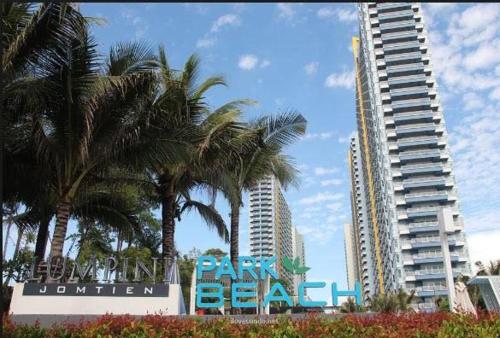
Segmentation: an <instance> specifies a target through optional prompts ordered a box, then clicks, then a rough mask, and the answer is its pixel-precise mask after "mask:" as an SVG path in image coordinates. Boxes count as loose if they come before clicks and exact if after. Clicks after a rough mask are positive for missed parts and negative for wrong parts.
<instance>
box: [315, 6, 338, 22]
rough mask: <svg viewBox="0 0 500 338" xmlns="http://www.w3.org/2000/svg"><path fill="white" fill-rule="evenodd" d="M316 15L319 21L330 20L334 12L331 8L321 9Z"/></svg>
mask: <svg viewBox="0 0 500 338" xmlns="http://www.w3.org/2000/svg"><path fill="white" fill-rule="evenodd" d="M316 14H317V15H318V17H319V18H321V19H326V18H331V17H333V16H335V10H334V9H333V8H332V7H322V8H320V9H318V12H317V13H316Z"/></svg>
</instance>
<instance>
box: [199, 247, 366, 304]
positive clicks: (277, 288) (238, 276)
mask: <svg viewBox="0 0 500 338" xmlns="http://www.w3.org/2000/svg"><path fill="white" fill-rule="evenodd" d="M275 266H276V257H274V256H273V257H262V258H261V259H259V264H258V263H257V260H256V258H255V257H249V256H241V257H238V266H237V269H236V270H235V268H234V267H233V265H232V263H231V260H230V259H229V257H223V258H222V259H221V260H220V262H217V260H216V258H215V257H213V256H201V257H199V258H198V261H197V264H196V280H197V285H196V306H197V307H198V308H221V307H223V306H224V283H222V282H221V279H222V278H230V279H231V281H232V283H231V290H230V291H231V296H230V300H231V306H232V307H235V308H256V307H257V304H256V302H255V301H254V300H255V299H257V284H258V282H259V281H261V280H266V279H269V280H273V281H274V282H273V283H271V284H272V285H271V286H270V290H269V291H268V292H267V294H266V295H265V296H264V299H263V306H264V307H266V306H268V304H269V303H270V302H285V303H287V305H288V306H290V307H291V306H293V305H294V304H293V302H292V299H291V297H290V295H289V294H288V292H287V290H286V289H285V287H284V286H283V285H282V284H281V282H280V281H279V279H280V277H279V274H278V271H277V270H276V269H275ZM284 266H285V269H287V270H288V271H291V272H292V273H294V274H301V273H305V272H306V271H308V270H309V268H307V267H301V266H300V265H299V264H298V260H294V261H293V262H292V261H291V260H290V259H289V258H288V257H286V258H285V259H284ZM205 272H208V273H215V276H214V277H215V280H216V282H203V279H204V274H205ZM249 279H250V281H249ZM242 280H245V281H244V282H242ZM325 287H326V283H325V282H301V283H299V285H298V290H297V291H298V302H299V304H300V305H301V306H303V307H323V306H326V304H327V302H326V301H312V300H309V299H307V298H306V297H305V294H306V292H305V291H306V289H312V288H325ZM330 287H331V295H332V303H333V305H335V306H337V305H338V298H339V297H343V296H352V297H355V299H356V303H357V304H358V305H360V304H361V299H362V296H361V285H360V283H359V282H356V283H355V289H354V290H347V291H339V290H338V288H337V284H336V283H332V284H331V286H330Z"/></svg>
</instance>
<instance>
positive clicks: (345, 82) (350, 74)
mask: <svg viewBox="0 0 500 338" xmlns="http://www.w3.org/2000/svg"><path fill="white" fill-rule="evenodd" d="M325 87H327V88H335V87H341V88H346V89H351V88H353V87H354V71H347V72H343V73H332V74H330V75H328V77H327V78H326V79H325Z"/></svg>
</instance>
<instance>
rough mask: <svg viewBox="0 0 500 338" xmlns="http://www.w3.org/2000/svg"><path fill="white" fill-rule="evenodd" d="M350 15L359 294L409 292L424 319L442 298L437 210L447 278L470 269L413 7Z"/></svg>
mask: <svg viewBox="0 0 500 338" xmlns="http://www.w3.org/2000/svg"><path fill="white" fill-rule="evenodd" d="M358 15H359V29H360V32H359V33H360V34H359V38H358V37H356V38H353V48H352V49H353V53H354V61H355V79H354V80H355V87H356V111H357V114H356V117H357V125H358V134H359V155H358V156H360V157H361V165H362V168H361V171H362V173H363V177H362V180H360V182H359V184H361V186H362V189H363V190H364V194H365V200H366V203H365V207H366V214H364V215H363V216H364V217H365V219H366V225H367V228H368V230H369V237H370V238H365V240H366V243H367V244H369V245H370V249H371V253H370V254H371V263H370V264H371V266H372V270H373V282H372V283H371V284H370V285H369V292H370V293H374V294H377V293H385V292H394V291H396V290H398V289H399V288H403V289H404V290H407V291H410V290H414V291H415V292H416V293H415V295H416V298H415V304H414V305H415V307H417V308H419V309H420V310H431V309H434V308H435V304H434V299H435V297H436V296H446V295H447V289H446V282H445V273H444V272H445V271H444V268H443V254H442V252H441V243H440V239H439V230H438V225H437V214H438V210H440V209H441V208H442V207H450V208H451V210H452V213H453V223H454V231H453V233H451V234H449V235H448V240H449V248H450V255H451V263H452V270H453V276H454V277H455V278H456V277H458V276H459V275H467V276H470V275H471V269H470V263H469V254H468V250H467V243H466V239H465V234H464V224H463V219H462V217H461V213H460V209H459V203H458V194H457V189H456V183H455V180H454V175H453V166H452V160H451V155H450V151H449V145H448V137H447V131H446V126H445V122H444V115H443V110H442V107H441V104H440V100H439V93H438V86H437V84H436V78H435V76H434V70H433V65H432V60H431V53H430V51H429V44H428V33H427V30H426V27H425V25H424V19H423V16H422V9H421V5H420V4H418V3H392V2H378V3H375V2H371V3H359V4H358ZM351 149H352V148H351ZM361 171H359V172H361ZM351 177H352V176H351ZM353 213H357V210H353ZM354 216H356V215H353V217H354ZM363 221H364V220H363ZM353 223H354V222H353ZM365 230H366V229H365ZM361 233H362V232H360V236H361ZM367 254H368V253H367ZM360 265H361V266H363V264H360Z"/></svg>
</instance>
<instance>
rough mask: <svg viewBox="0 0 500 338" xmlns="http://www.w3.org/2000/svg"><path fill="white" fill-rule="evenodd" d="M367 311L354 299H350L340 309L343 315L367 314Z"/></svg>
mask: <svg viewBox="0 0 500 338" xmlns="http://www.w3.org/2000/svg"><path fill="white" fill-rule="evenodd" d="M365 311H366V309H365V308H364V306H362V305H358V304H356V300H355V299H354V298H353V297H348V298H347V300H346V301H345V302H344V303H342V305H341V307H340V312H342V313H354V312H365Z"/></svg>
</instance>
